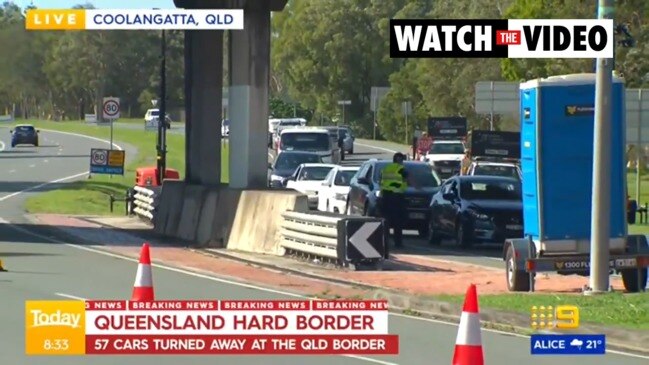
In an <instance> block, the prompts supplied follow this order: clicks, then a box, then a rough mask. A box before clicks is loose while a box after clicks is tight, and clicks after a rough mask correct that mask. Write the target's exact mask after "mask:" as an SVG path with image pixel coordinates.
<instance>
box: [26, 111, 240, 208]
mask: <svg viewBox="0 0 649 365" xmlns="http://www.w3.org/2000/svg"><path fill="white" fill-rule="evenodd" d="M28 122H29V123H32V124H34V125H35V126H36V127H37V128H41V129H50V130H57V131H63V132H73V133H79V134H84V135H87V136H92V137H97V138H102V139H109V138H110V129H109V128H108V127H106V126H97V125H92V124H85V123H83V122H46V121H28ZM113 139H114V141H115V143H116V144H118V145H119V144H120V143H124V144H129V145H131V146H133V147H135V148H137V150H138V152H137V155H136V156H135V158H133V159H132V160H131V161H130V162H129V163H128V164H127V165H126V167H125V171H124V176H113V177H112V178H111V177H110V176H108V175H93V176H92V178H91V179H87V180H82V181H75V182H71V183H68V184H65V185H63V187H61V188H58V189H57V190H52V191H48V192H44V193H41V194H38V195H36V196H34V197H31V198H29V199H27V201H26V203H25V209H26V211H27V212H29V213H55V214H86V215H124V211H125V206H124V203H123V202H116V203H115V205H114V210H113V212H111V211H110V204H109V202H110V200H109V196H110V195H111V194H113V195H115V196H116V197H123V196H124V195H125V192H126V190H127V189H128V188H131V187H133V185H134V184H135V169H136V168H138V167H142V166H152V165H155V163H156V152H155V145H156V132H155V131H144V130H133V129H126V128H115V129H114V134H113ZM228 152H229V149H228V148H227V145H224V146H223V149H222V155H221V156H222V165H221V166H222V181H223V182H227V181H228V173H229V167H228V164H229V159H228ZM88 153H90V151H88ZM131 157H133V156H131ZM128 158H129V157H128V156H127V159H128ZM167 167H169V168H173V169H176V170H178V171H179V172H180V176H181V178H182V177H183V176H184V172H185V171H184V170H185V137H184V135H177V134H172V133H169V134H167Z"/></svg>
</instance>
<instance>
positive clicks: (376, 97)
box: [370, 86, 390, 139]
mask: <svg viewBox="0 0 649 365" xmlns="http://www.w3.org/2000/svg"><path fill="white" fill-rule="evenodd" d="M370 91H371V94H372V96H371V99H372V102H371V105H370V109H371V110H372V112H373V113H374V129H373V133H372V138H373V139H376V127H377V121H376V114H377V113H378V111H379V105H381V100H383V98H385V96H386V95H387V94H388V93H389V92H390V88H389V87H379V86H372V88H371V89H370Z"/></svg>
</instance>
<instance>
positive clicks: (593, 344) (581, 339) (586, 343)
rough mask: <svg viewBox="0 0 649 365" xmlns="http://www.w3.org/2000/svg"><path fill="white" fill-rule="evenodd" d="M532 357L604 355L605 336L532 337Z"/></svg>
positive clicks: (566, 335)
mask: <svg viewBox="0 0 649 365" xmlns="http://www.w3.org/2000/svg"><path fill="white" fill-rule="evenodd" d="M530 353H531V354H532V355H605V354H606V336H605V335H583V334H557V335H532V337H531V338H530Z"/></svg>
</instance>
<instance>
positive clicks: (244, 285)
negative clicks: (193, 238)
mask: <svg viewBox="0 0 649 365" xmlns="http://www.w3.org/2000/svg"><path fill="white" fill-rule="evenodd" d="M0 223H5V224H7V223H9V222H7V221H5V220H3V219H2V218H0ZM9 227H11V228H12V229H14V230H16V231H20V232H23V233H25V234H28V235H31V236H33V237H37V238H40V239H42V240H45V241H49V242H54V243H60V244H63V245H65V246H68V247H72V248H76V249H79V250H83V251H88V252H92V253H95V254H99V255H103V256H107V257H112V258H116V259H120V260H125V261H130V262H138V263H139V260H138V259H136V258H132V257H128V256H124V255H120V254H117V253H113V252H108V251H104V250H101V249H97V248H93V247H86V246H81V245H76V244H74V243H67V242H64V241H61V240H58V239H56V238H53V237H47V236H44V235H42V234H40V233H36V232H32V231H30V230H28V229H26V228H23V227H17V226H14V225H9ZM151 266H152V267H156V268H158V269H163V270H167V271H171V272H175V273H179V274H184V275H189V276H193V277H196V278H200V279H205V280H210V281H214V282H217V283H221V284H227V285H233V286H238V287H242V288H246V289H252V290H258V291H262V292H266V293H271V294H278V295H283V296H287V297H293V298H300V299H313V298H310V297H308V296H305V295H301V294H296V293H291V292H286V291H282V290H277V289H271V288H264V287H261V286H257V285H253V284H247V283H241V282H237V281H232V280H228V279H223V278H219V277H215V276H209V275H205V274H201V273H199V272H195V271H190V270H186V269H181V268H177V267H173V266H168V265H164V264H157V263H152V264H151ZM390 315H391V316H394V317H401V318H407V319H410V320H415V321H424V322H429V323H435V324H443V325H447V326H452V327H458V324H457V323H453V322H447V321H443V320H439V319H432V318H425V317H415V316H410V315H407V314H402V313H395V312H390ZM482 331H484V332H489V333H495V334H499V335H503V336H511V337H518V338H530V336H527V335H523V334H520V333H512V332H506V331H499V330H495V329H490V328H482ZM606 352H607V353H611V354H615V355H621V356H627V357H635V358H639V359H647V360H649V356H646V355H638V354H633V353H629V352H623V351H615V350H606ZM367 361H373V362H377V361H380V360H375V359H368V360H367ZM377 363H378V364H383V365H398V364H393V363H387V362H377Z"/></svg>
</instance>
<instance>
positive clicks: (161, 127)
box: [156, 29, 167, 185]
mask: <svg viewBox="0 0 649 365" xmlns="http://www.w3.org/2000/svg"><path fill="white" fill-rule="evenodd" d="M160 52H161V58H162V59H161V60H160V111H159V114H158V145H157V146H156V149H157V170H158V183H159V184H160V185H162V181H163V180H164V177H165V176H166V169H167V135H166V134H167V36H166V32H165V30H164V29H163V30H162V37H161V45H160Z"/></svg>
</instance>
